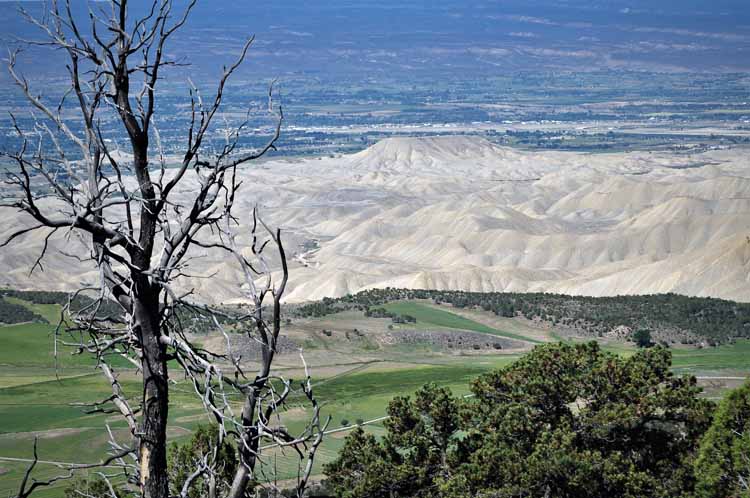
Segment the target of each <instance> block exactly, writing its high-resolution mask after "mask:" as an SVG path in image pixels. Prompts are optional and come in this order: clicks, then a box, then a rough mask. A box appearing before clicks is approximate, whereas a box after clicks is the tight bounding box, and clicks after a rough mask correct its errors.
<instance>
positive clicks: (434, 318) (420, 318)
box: [384, 301, 539, 343]
mask: <svg viewBox="0 0 750 498" xmlns="http://www.w3.org/2000/svg"><path fill="white" fill-rule="evenodd" d="M384 308H385V309H386V310H388V311H390V312H391V313H395V314H399V315H410V316H413V317H414V318H416V319H417V322H421V323H423V324H427V325H434V326H436V327H445V328H450V329H460V330H470V331H472V332H479V333H482V334H490V335H495V336H499V337H507V338H510V339H517V340H520V341H527V342H532V343H539V341H536V340H534V339H530V338H528V337H524V336H522V335H518V334H512V333H510V332H503V331H500V330H497V329H493V328H492V327H488V326H487V325H484V324H482V323H478V322H475V321H474V320H471V319H469V318H464V317H462V316H459V315H456V314H455V313H451V312H450V311H445V310H440V309H436V308H433V307H432V306H428V305H425V304H421V303H416V302H412V301H397V302H393V303H388V304H386V305H384Z"/></svg>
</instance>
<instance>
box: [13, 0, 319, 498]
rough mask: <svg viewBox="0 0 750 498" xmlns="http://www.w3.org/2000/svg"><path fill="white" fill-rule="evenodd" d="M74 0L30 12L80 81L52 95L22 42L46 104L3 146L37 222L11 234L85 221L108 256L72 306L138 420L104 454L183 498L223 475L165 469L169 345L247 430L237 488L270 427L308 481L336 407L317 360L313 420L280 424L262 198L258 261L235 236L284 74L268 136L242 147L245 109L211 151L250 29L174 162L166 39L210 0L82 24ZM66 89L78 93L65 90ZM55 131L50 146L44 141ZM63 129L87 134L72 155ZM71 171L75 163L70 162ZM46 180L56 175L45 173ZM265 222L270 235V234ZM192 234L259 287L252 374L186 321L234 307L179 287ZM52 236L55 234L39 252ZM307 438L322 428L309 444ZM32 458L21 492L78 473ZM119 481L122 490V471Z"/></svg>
mask: <svg viewBox="0 0 750 498" xmlns="http://www.w3.org/2000/svg"><path fill="white" fill-rule="evenodd" d="M71 1H72V0H59V1H57V0H52V1H51V2H50V4H49V12H46V13H45V15H43V16H42V17H41V18H34V17H32V16H30V15H28V14H26V13H24V15H25V16H26V18H27V20H28V21H29V22H31V23H32V24H34V25H35V26H37V27H38V28H39V29H40V30H41V33H42V35H43V39H42V40H39V41H34V42H33V43H34V45H36V46H47V47H50V48H52V49H54V50H57V51H59V53H62V54H65V55H67V57H68V70H69V76H70V88H69V89H68V91H66V92H65V97H63V98H62V100H61V101H60V102H57V103H55V102H50V101H48V100H46V99H45V98H43V97H41V96H39V94H38V92H37V91H36V90H35V89H32V88H31V85H30V84H29V82H28V80H27V79H26V78H24V77H23V76H22V75H21V74H19V73H18V72H17V69H16V59H17V57H18V54H19V52H18V51H16V52H12V53H11V55H10V59H9V65H8V69H9V72H10V75H11V77H12V78H13V80H14V81H15V82H16V84H17V86H18V87H19V88H20V90H21V91H22V92H23V94H24V95H25V97H26V99H27V100H28V102H29V104H30V106H31V107H32V108H34V109H35V110H36V111H37V112H38V113H41V116H42V119H41V120H39V121H38V122H37V123H36V127H35V129H34V130H31V132H27V131H24V130H22V129H21V128H20V126H18V125H16V126H15V129H16V132H17V133H18V135H19V137H20V139H21V141H22V146H21V147H20V149H19V150H18V151H15V152H12V153H11V152H5V153H4V155H5V156H6V157H8V158H10V159H11V160H12V162H14V163H15V165H16V170H15V171H12V172H11V173H9V177H8V181H7V183H9V184H10V185H11V186H12V192H14V194H13V195H12V196H11V197H10V198H8V197H5V196H4V197H3V198H2V200H0V208H11V209H15V210H17V211H21V212H22V213H25V215H26V216H27V219H28V220H29V226H28V227H27V228H23V229H21V230H18V231H17V232H15V233H13V234H11V236H10V237H9V238H8V239H7V240H6V241H4V242H3V243H2V245H0V247H2V246H6V245H8V244H9V243H11V242H12V241H14V240H16V239H18V238H21V237H23V236H24V235H25V234H28V233H30V232H33V231H36V230H46V231H48V233H49V235H48V237H49V236H51V235H53V234H54V233H56V232H57V231H58V230H65V231H68V232H77V233H79V234H81V235H82V236H83V237H84V238H85V239H86V240H87V244H88V245H89V249H90V255H91V260H92V261H93V262H94V264H95V265H96V268H97V269H98V271H99V286H98V287H94V288H87V289H79V290H78V291H76V292H74V293H73V295H72V298H71V302H73V300H74V298H76V297H77V296H79V295H80V294H81V293H83V292H90V293H91V292H94V293H95V294H96V299H94V301H93V304H89V305H87V306H85V307H84V308H83V309H78V310H74V309H73V308H72V307H70V306H69V307H68V312H69V313H70V316H69V319H70V321H72V322H74V323H75V324H76V326H75V327H74V330H75V331H76V332H77V333H78V336H76V337H77V339H76V340H77V341H78V342H76V343H75V346H76V348H77V349H78V350H79V351H82V352H89V353H92V354H94V355H95V356H96V359H97V366H98V368H99V369H100V370H101V371H102V373H103V374H104V375H105V376H106V378H107V380H108V382H109V383H110V385H111V386H112V395H111V396H110V397H109V398H107V399H106V400H104V401H102V402H100V403H96V404H94V406H95V408H96V409H99V410H101V411H104V410H103V409H101V406H103V405H105V404H110V403H111V404H112V405H113V406H114V410H116V411H117V412H119V413H120V414H121V415H122V417H123V418H124V420H125V421H126V422H127V425H128V427H129V430H130V435H131V440H130V441H128V442H127V443H125V442H119V441H116V440H115V437H114V436H113V435H111V434H110V435H111V438H110V445H111V448H112V454H114V455H117V456H116V457H113V458H112V459H108V460H106V462H107V463H108V464H109V463H111V462H112V461H113V460H114V461H116V462H117V463H118V464H119V465H121V466H122V469H123V474H124V475H125V476H126V478H127V480H128V482H129V483H130V484H131V485H133V486H134V487H137V489H139V491H140V494H141V496H143V497H145V498H168V497H169V496H170V487H171V488H172V489H173V490H177V493H176V494H178V495H179V496H180V497H181V498H187V493H188V492H189V490H190V488H191V486H193V485H194V484H195V482H196V481H197V479H198V477H204V478H206V479H208V481H212V482H213V481H215V478H216V469H215V468H214V466H213V460H212V456H211V455H210V454H206V455H203V457H202V458H201V459H200V462H199V463H197V464H196V469H195V471H194V472H192V473H191V474H190V477H189V478H188V480H187V481H186V482H184V483H181V485H177V483H170V482H169V481H168V477H167V476H168V472H167V427H168V415H169V382H170V379H169V371H168V368H167V365H168V361H170V360H175V361H176V363H177V364H178V365H179V367H180V372H181V374H184V377H185V378H187V379H188V382H189V383H190V384H192V387H193V388H194V389H195V391H196V394H197V395H199V396H200V399H201V401H202V402H203V405H204V407H205V409H206V410H207V411H208V413H210V414H211V415H212V416H213V417H214V418H215V420H216V423H217V424H219V425H220V427H221V431H220V438H224V437H236V441H237V449H238V453H239V454H240V456H241V459H240V460H241V463H240V465H239V466H238V468H237V469H235V470H236V472H235V478H234V482H233V484H232V486H231V490H230V491H229V495H230V496H231V497H232V498H240V497H242V496H244V494H245V493H246V492H247V488H248V486H249V485H250V483H251V482H255V480H256V479H257V476H256V475H255V474H254V472H255V469H256V464H257V462H258V460H259V455H260V453H261V452H262V446H261V441H264V440H265V441H267V442H272V443H273V444H277V445H280V446H289V447H292V448H294V449H295V450H296V452H297V453H298V454H299V455H300V458H306V459H307V466H306V470H305V472H306V475H305V476H303V478H302V479H300V483H301V484H300V489H299V490H298V491H299V492H298V494H300V495H301V494H302V492H303V489H304V486H305V483H306V482H307V478H308V477H309V472H310V469H311V468H312V461H313V458H314V456H315V452H316V450H317V447H318V445H319V444H320V440H321V438H322V435H323V432H324V430H325V426H326V424H327V423H326V424H323V423H321V422H320V407H319V405H318V404H317V402H316V401H315V398H314V396H313V395H312V385H311V383H310V379H309V375H308V378H307V381H306V382H305V383H302V385H301V392H302V393H304V395H305V396H306V398H307V399H308V400H309V401H310V402H311V404H312V407H313V416H312V418H311V422H310V424H309V425H308V427H307V428H306V429H305V430H304V431H303V433H302V434H300V435H297V436H292V435H290V434H288V433H287V432H286V431H285V430H278V429H273V428H271V427H270V426H269V419H270V418H271V416H272V415H273V414H275V413H277V412H278V411H279V410H280V409H281V407H282V406H283V403H284V401H285V399H286V397H287V396H288V395H289V393H290V392H291V391H292V389H293V388H292V385H291V382H288V381H286V380H284V379H281V378H279V377H273V374H272V369H271V366H272V362H273V358H274V354H275V351H276V343H277V339H278V337H279V332H280V329H281V319H280V309H281V296H282V295H283V293H284V287H285V285H286V281H287V278H288V269H287V267H286V257H285V255H284V249H283V245H282V242H281V235H280V231H278V230H277V231H276V232H273V231H271V230H269V229H268V227H267V226H265V225H263V228H264V229H265V231H264V230H260V229H259V228H258V223H257V221H258V220H257V218H256V217H255V213H253V219H254V221H255V223H254V224H253V229H252V236H253V240H254V244H253V247H252V249H253V255H254V258H255V259H256V260H255V261H249V260H247V259H245V257H244V256H242V253H241V251H240V250H239V248H237V247H236V245H235V244H234V234H233V228H232V224H233V223H234V222H236V218H235V215H233V213H232V208H233V201H234V198H235V195H236V192H237V189H238V188H239V187H240V184H241V181H239V180H238V178H237V170H238V168H239V167H241V166H242V165H244V164H246V163H248V162H250V161H253V160H255V159H257V158H259V157H261V156H263V155H264V154H265V153H266V152H268V151H269V150H271V149H275V143H276V141H277V140H278V138H279V135H280V132H281V123H282V120H283V114H282V111H281V106H276V105H275V103H274V101H273V98H272V97H273V87H271V89H270V91H269V112H270V113H271V114H272V116H273V118H274V121H273V127H272V128H271V130H270V135H271V136H270V138H269V140H268V142H267V143H266V144H265V146H263V147H261V148H260V149H256V150H244V151H243V150H240V149H239V146H238V144H239V138H240V133H241V132H242V130H243V129H244V128H245V124H246V123H240V124H238V125H237V126H236V127H235V128H234V129H232V130H230V131H229V132H228V133H227V134H226V139H225V141H224V143H223V144H221V145H219V144H216V143H212V144H211V146H212V147H211V148H210V152H204V148H205V147H204V141H209V138H208V137H209V135H210V134H209V130H211V129H212V122H213V120H214V117H215V116H216V114H217V112H218V111H219V109H220V107H221V105H222V100H223V95H224V93H223V92H224V89H225V85H226V83H227V81H228V79H229V78H230V77H231V75H232V74H233V73H234V72H235V70H236V69H237V68H238V67H239V66H240V64H241V63H242V62H243V61H244V59H245V57H246V54H247V52H248V50H249V48H250V46H251V44H252V42H253V39H252V38H251V39H249V40H248V41H247V42H246V43H245V45H244V46H243V47H242V49H241V51H240V55H239V56H238V58H237V59H236V60H235V62H234V63H233V64H232V65H230V66H228V67H225V68H224V72H223V75H222V76H221V78H220V80H219V82H218V86H217V88H216V92H215V94H214V97H213V99H212V100H211V101H209V102H204V101H203V99H202V98H201V96H200V92H198V91H197V89H196V88H195V87H192V86H191V88H190V100H189V109H190V111H189V112H190V115H189V124H188V128H187V130H186V131H185V135H186V145H185V146H184V150H183V151H182V153H181V155H180V160H178V161H176V164H174V165H169V166H174V167H173V168H169V169H168V167H167V166H168V165H167V164H166V162H165V159H164V154H163V151H162V150H158V149H157V150H156V151H154V150H152V149H153V148H154V147H153V145H152V144H151V140H150V138H151V137H154V136H155V137H158V130H157V129H156V126H155V124H154V120H153V116H154V112H155V109H156V107H155V102H156V98H157V93H156V89H157V86H158V84H159V81H160V79H161V72H162V71H163V70H164V68H166V67H169V66H171V65H175V62H174V61H171V60H168V59H166V58H165V55H164V54H165V47H166V44H167V41H168V40H169V38H170V37H171V36H172V34H173V33H175V32H176V31H177V30H179V29H180V28H181V27H182V26H183V25H184V24H185V23H186V21H187V19H188V16H189V14H190V12H191V11H192V9H193V7H194V6H195V4H196V2H197V0H189V1H188V2H187V5H186V6H185V9H184V10H183V11H181V12H177V13H176V12H174V9H175V6H174V5H173V2H172V0H152V1H151V2H149V3H148V6H147V8H146V9H145V10H144V12H143V15H142V16H141V17H135V16H131V15H130V12H129V10H132V7H129V5H128V1H127V0H110V1H109V2H107V3H108V4H109V5H108V7H109V8H108V10H105V9H103V8H99V7H98V6H97V10H92V11H91V12H90V15H89V16H88V17H87V19H86V20H85V22H86V23H87V27H88V29H87V30H85V31H84V30H83V29H81V27H80V26H79V21H80V19H78V18H77V17H76V16H75V15H74V14H73V13H72V9H71ZM107 12H108V13H107ZM134 87H137V88H134ZM69 94H72V95H74V96H75V98H74V99H66V97H67V96H68V95H69ZM71 101H72V102H73V103H71ZM63 109H64V110H66V111H70V112H75V113H76V114H78V117H79V118H81V119H80V121H81V122H82V123H83V131H81V132H78V131H76V129H77V128H76V126H69V123H68V119H69V118H68V117H66V116H67V115H69V114H70V112H68V113H67V114H66V113H65V112H62V110H63ZM112 118H115V119H116V120H117V122H118V123H119V125H120V129H119V130H117V131H116V132H113V131H112V130H103V129H102V128H101V125H100V124H101V123H102V122H108V121H110V122H111V121H112ZM14 124H16V123H15V120H14ZM50 124H51V126H49V125H50ZM123 131H124V133H123ZM40 132H41V134H42V135H43V137H42V138H40V137H39V135H40ZM108 133H109V134H111V135H113V136H114V137H116V138H120V137H122V136H127V137H128V138H129V145H130V147H129V152H130V154H129V157H128V156H125V158H123V156H121V155H119V154H115V151H113V150H112V149H111V148H110V141H109V140H111V139H109V140H108V139H107V137H106V135H107V134H108ZM42 139H44V140H42ZM45 141H49V142H50V143H51V144H53V145H52V147H51V148H50V147H49V146H46V145H45V143H44V142H45ZM62 142H65V143H71V144H73V145H74V147H75V149H76V151H77V152H76V154H74V155H73V156H74V157H72V158H71V152H70V151H69V150H67V149H66V148H65V147H64V146H63V145H61V143H62ZM156 142H158V140H157V141H156ZM157 146H159V145H158V144H157ZM50 149H51V150H50ZM60 171H63V172H64V173H65V175H62V176H60V175H58V173H59V172H60ZM188 176H190V177H192V178H193V179H195V180H197V181H196V183H194V184H193V185H196V186H195V187H194V189H193V190H194V191H193V192H192V194H191V195H190V196H188V197H187V198H184V197H183V198H181V199H179V200H176V199H175V198H174V197H175V196H174V195H173V192H174V191H175V189H176V187H177V186H178V185H180V184H182V183H183V181H184V180H185V179H186V178H187V177H188ZM63 177H64V178H65V179H64V180H63V179H62V178H63ZM133 180H134V181H133ZM39 181H41V182H42V183H43V188H41V189H40V188H39V187H38V183H37V182H39ZM50 192H51V193H52V194H51V195H50ZM51 198H52V199H51ZM261 224H262V222H261ZM261 232H264V233H265V234H264V233H261ZM265 237H268V239H267V240H265V241H262V240H260V239H261V238H265ZM217 238H218V241H217V240H216V239H217ZM269 243H271V246H272V247H276V248H277V249H278V256H279V258H280V261H281V264H282V273H283V277H282V281H281V283H279V284H278V285H274V284H273V283H272V278H271V274H272V271H271V269H270V268H269V266H268V265H267V263H266V261H265V259H264V256H263V254H262V253H263V249H264V248H265V247H266V245H267V244H269ZM195 248H199V249H200V250H205V249H209V248H210V249H214V250H223V251H228V252H229V253H231V254H233V255H234V256H235V258H236V262H237V264H238V265H239V267H240V269H241V271H242V275H244V284H245V286H246V288H248V289H250V290H249V291H248V292H247V296H246V297H248V299H249V300H250V301H251V303H252V304H253V305H254V307H255V309H254V311H253V313H251V314H250V315H249V316H246V317H236V318H237V319H238V320H240V321H242V320H249V321H251V322H252V324H253V327H251V328H248V332H247V333H248V340H252V341H259V342H260V343H261V344H262V349H263V361H262V366H261V368H260V369H259V371H258V372H257V375H256V377H255V379H253V380H251V381H247V380H246V379H245V374H244V371H243V369H242V366H241V365H240V364H239V359H238V358H235V357H234V356H233V355H232V352H231V351H228V352H227V354H226V355H215V354H211V353H208V352H206V351H203V350H202V349H200V348H198V347H195V346H194V345H193V344H191V343H190V341H189V340H188V338H187V336H186V334H185V331H184V330H183V328H182V325H181V323H180V320H179V317H178V312H179V311H180V310H183V311H184V310H191V312H201V313H205V314H207V315H208V316H211V317H213V319H214V322H215V324H216V327H217V329H218V330H219V331H220V332H221V333H223V330H222V329H221V326H220V323H219V320H218V319H217V317H218V316H221V314H222V313H223V312H222V311H217V310H215V309H211V308H210V307H208V306H205V305H199V304H197V303H196V302H194V301H190V300H188V299H187V295H181V294H179V293H178V292H177V290H176V288H177V286H178V285H179V280H180V278H181V277H183V276H184V275H183V268H184V265H185V260H186V258H189V257H190V254H191V251H193V250H195ZM46 249H47V245H46V244H45V248H44V251H43V252H42V254H41V255H40V258H39V260H38V261H37V263H38V262H39V261H41V258H42V257H44V255H45V252H46ZM36 266H37V265H35V267H36ZM32 270H33V268H32ZM258 281H262V282H263V283H261V284H259V283H258ZM266 296H272V298H273V307H274V308H273V317H272V319H271V320H270V321H266V319H265V318H264V316H263V312H264V311H263V309H264V306H265V304H264V299H265V298H266ZM108 302H115V303H117V304H119V306H120V310H119V312H118V313H112V314H109V315H107V316H102V315H101V314H100V308H101V307H102V306H103V304H105V303H108ZM254 334H257V336H256V335H254ZM112 355H119V356H121V357H124V358H126V359H127V360H129V361H130V362H131V363H133V364H134V365H136V366H137V367H138V372H139V374H140V375H141V376H142V392H141V393H140V394H141V396H140V400H139V403H138V406H131V397H129V396H127V395H126V394H125V392H124V389H123V387H122V386H121V385H120V383H119V381H118V380H117V373H116V372H115V369H114V368H113V367H112V365H110V364H109V363H108V358H109V357H110V356H112ZM219 360H221V361H219ZM222 362H229V364H230V365H231V369H232V370H233V372H232V374H233V375H227V374H225V373H224V372H223V371H222V368H226V363H222ZM273 381H275V382H276V383H277V385H281V386H284V389H283V392H277V391H276V390H275V386H274V382H273ZM226 390H232V391H234V392H236V393H240V394H241V395H242V396H243V397H244V399H245V401H244V403H245V406H244V409H243V411H242V414H241V416H240V417H236V418H235V416H234V415H233V413H234V412H233V410H232V407H231V405H230V403H229V401H228V399H229V397H228V396H227V394H226V392H225V391H226ZM310 441H315V443H314V444H313V445H312V446H308V445H307V443H308V442H310ZM126 457H127V458H131V459H132V460H133V461H134V462H135V463H133V462H131V461H128V460H127V458H126ZM35 462H36V457H35ZM94 466H95V465H94ZM33 468H34V465H32V466H31V467H30V468H29V471H28V473H27V475H26V477H27V479H24V482H23V484H22V486H21V489H20V491H19V493H18V495H17V496H19V497H23V498H25V497H26V496H29V495H30V494H31V492H33V491H34V489H37V488H38V487H39V486H40V485H46V484H51V483H54V482H57V481H59V480H60V479H62V478H65V477H66V476H61V477H59V478H54V479H52V480H50V481H48V482H45V483H42V484H40V483H39V482H37V481H35V483H34V484H31V485H29V484H28V483H29V479H28V477H29V474H30V473H31V471H32V470H33ZM67 477H69V476H67ZM110 489H112V490H113V488H112V486H111V485H110ZM212 489H215V486H214V488H212ZM112 495H113V496H114V495H115V492H114V490H113V491H112Z"/></svg>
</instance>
